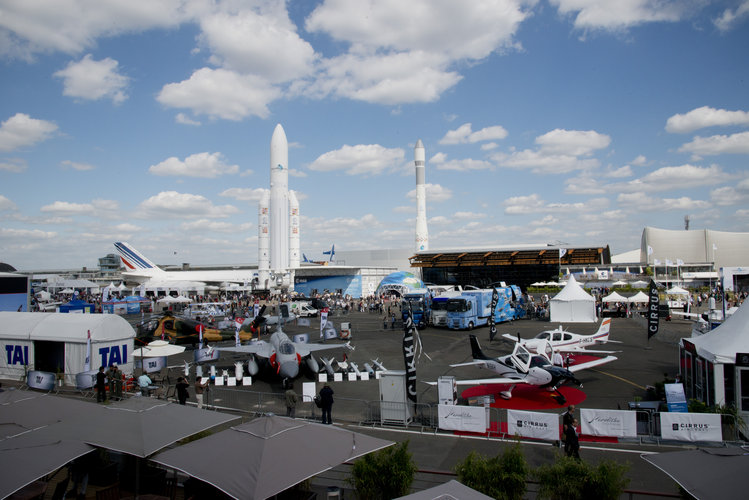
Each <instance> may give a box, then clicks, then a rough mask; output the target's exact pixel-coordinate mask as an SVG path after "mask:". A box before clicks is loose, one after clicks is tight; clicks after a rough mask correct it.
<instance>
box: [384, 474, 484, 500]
mask: <svg viewBox="0 0 749 500" xmlns="http://www.w3.org/2000/svg"><path fill="white" fill-rule="evenodd" d="M436 498H439V499H449V498H460V500H491V498H492V497H488V496H486V495H484V494H483V493H480V492H478V491H476V490H474V489H473V488H469V487H468V486H466V485H464V484H462V483H459V482H458V481H456V480H455V479H453V480H451V481H448V482H446V483H443V484H439V485H437V486H435V487H434V488H429V489H428V490H422V491H419V492H416V493H412V494H410V495H406V496H404V497H398V498H396V499H395V500H434V499H436Z"/></svg>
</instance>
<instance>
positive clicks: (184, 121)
mask: <svg viewBox="0 0 749 500" xmlns="http://www.w3.org/2000/svg"><path fill="white" fill-rule="evenodd" d="M174 121H175V122H177V123H179V124H180V125H192V126H195V127H197V126H199V125H200V122H199V121H198V120H193V119H192V118H190V117H189V116H187V115H186V114H184V113H177V115H176V116H175V117H174Z"/></svg>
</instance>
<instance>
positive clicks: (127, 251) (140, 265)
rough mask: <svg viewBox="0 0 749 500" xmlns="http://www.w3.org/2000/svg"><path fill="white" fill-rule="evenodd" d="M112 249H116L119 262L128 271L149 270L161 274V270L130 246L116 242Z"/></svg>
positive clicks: (122, 242)
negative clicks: (120, 261)
mask: <svg viewBox="0 0 749 500" xmlns="http://www.w3.org/2000/svg"><path fill="white" fill-rule="evenodd" d="M114 247H115V248H116V249H117V253H119V254H120V260H122V263H123V264H124V265H125V267H126V268H127V270H128V271H139V270H140V271H142V270H149V271H155V272H161V269H160V268H159V267H158V266H157V265H156V264H154V263H153V262H151V261H150V260H148V258H146V257H145V256H144V255H143V254H142V253H140V252H139V251H137V250H136V249H135V248H133V247H132V246H130V244H129V243H126V242H124V241H118V242H115V244H114Z"/></svg>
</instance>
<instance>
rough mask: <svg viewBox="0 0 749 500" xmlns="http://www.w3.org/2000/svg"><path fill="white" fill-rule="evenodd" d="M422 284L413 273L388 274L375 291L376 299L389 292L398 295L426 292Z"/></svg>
mask: <svg viewBox="0 0 749 500" xmlns="http://www.w3.org/2000/svg"><path fill="white" fill-rule="evenodd" d="M426 289H427V288H426V285H424V282H423V281H421V280H420V279H419V278H417V277H416V276H415V275H414V274H413V273H409V272H407V271H397V272H394V273H390V274H388V275H387V276H385V277H384V278H382V281H380V284H379V285H377V289H376V290H375V295H377V296H378V297H379V296H381V295H383V294H387V293H390V292H396V293H398V294H399V295H404V294H406V293H410V292H413V291H414V290H426Z"/></svg>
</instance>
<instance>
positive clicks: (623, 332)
mask: <svg viewBox="0 0 749 500" xmlns="http://www.w3.org/2000/svg"><path fill="white" fill-rule="evenodd" d="M398 314H399V313H398V312H397V311H396V316H398ZM383 316H384V314H381V313H380V314H377V313H369V312H353V313H349V314H346V315H333V316H331V317H330V318H329V319H330V320H331V321H333V322H334V324H335V326H336V328H338V327H339V326H340V323H341V322H349V323H350V324H351V330H352V336H351V340H350V342H351V345H352V346H353V347H354V350H353V351H350V352H348V353H347V358H348V361H354V362H356V363H357V364H358V365H359V368H360V369H362V368H363V364H364V363H365V362H368V363H370V364H371V360H372V359H379V361H380V362H381V363H382V364H383V365H384V366H385V367H386V368H387V369H389V370H403V369H404V361H403V354H402V339H403V329H402V328H401V323H400V321H399V322H398V323H397V324H396V328H395V330H393V329H391V328H387V329H385V328H383ZM388 326H390V322H389V321H388ZM557 326H558V324H556V323H554V324H552V323H550V322H548V321H543V320H535V319H533V320H527V319H526V320H518V321H515V322H512V323H504V324H500V325H498V327H497V329H498V335H497V337H496V338H495V339H494V340H493V341H491V342H490V341H489V329H488V327H482V328H478V329H475V330H473V331H471V332H470V333H472V334H475V335H477V336H478V338H479V342H480V343H481V346H482V348H483V350H484V352H485V354H487V355H489V356H499V355H503V354H508V353H509V352H511V350H512V342H511V341H509V340H506V339H504V338H502V337H501V334H503V333H510V334H512V335H513V336H516V335H517V334H518V333H519V334H520V336H521V337H522V338H531V337H533V336H535V335H536V334H538V333H539V332H541V331H543V330H547V329H552V328H556V327H557ZM564 327H565V328H566V329H568V330H571V331H573V332H575V333H581V334H592V333H594V332H595V331H596V330H597V329H598V324H566V325H564ZM284 331H285V332H286V333H287V334H288V335H289V336H290V337H291V336H292V335H295V334H298V333H308V334H309V336H310V341H311V342H315V341H317V340H318V339H319V318H311V327H299V326H296V325H294V324H287V325H286V326H285V327H284ZM690 334H691V322H689V321H684V320H673V321H668V322H667V321H664V320H663V319H662V320H661V322H660V330H659V333H658V334H657V335H656V336H655V337H653V338H651V339H650V340H648V338H647V330H646V325H645V322H644V320H643V319H642V318H613V321H612V325H611V336H610V339H611V340H616V341H620V342H621V343H609V344H607V345H605V346H598V348H601V349H606V350H616V351H621V352H617V353H616V354H615V355H616V356H617V357H618V359H617V360H616V361H613V362H612V363H609V364H606V365H603V366H601V367H598V368H593V369H590V370H585V371H582V372H578V373H577V374H576V376H578V378H579V379H580V381H581V382H582V383H583V386H584V388H583V389H582V390H583V391H584V393H585V394H586V399H585V400H584V401H583V402H582V403H581V404H580V405H578V408H581V407H585V408H596V409H627V408H628V403H629V402H631V401H634V400H635V398H637V397H639V398H642V399H643V400H645V399H646V398H647V390H646V388H647V386H653V385H654V384H655V383H656V382H662V381H663V380H664V377H665V376H668V377H674V376H675V375H676V373H677V372H678V365H679V358H678V342H679V339H680V338H682V337H689V336H690ZM468 335H469V332H467V331H455V330H447V329H438V328H431V327H429V328H425V329H423V330H420V331H419V336H420V339H421V344H422V346H423V353H422V355H421V356H420V357H419V358H418V363H417V368H416V372H417V379H418V380H419V382H418V383H417V391H418V401H419V403H424V404H436V403H437V399H438V397H437V389H436V387H434V386H430V385H427V384H425V383H423V382H424V381H436V380H437V378H438V377H439V376H441V375H452V376H455V377H456V378H479V377H481V378H486V377H489V376H491V372H487V371H486V370H481V369H478V368H475V367H470V366H469V367H457V368H451V367H450V366H449V365H450V364H454V363H461V362H466V361H470V359H471V351H470V347H469V343H468ZM261 338H267V336H263V337H261ZM328 342H340V341H335V340H334V341H330V340H329V341H328ZM217 347H220V346H217ZM330 352H331V356H334V357H335V358H336V359H339V360H340V359H342V353H343V351H338V350H333V351H330ZM183 356H184V357H185V359H187V360H190V359H191V358H192V353H191V352H190V351H187V352H185V353H184V355H183ZM178 359H179V357H171V358H170V359H169V363H170V365H174V364H178V363H181V361H178ZM234 360H235V358H234V356H233V355H230V354H229V353H226V354H222V355H221V358H220V359H219V361H218V362H217V363H216V365H217V366H218V367H222V365H223V367H224V368H232V370H230V373H231V372H232V371H233V362H234ZM175 361H177V363H175ZM192 373H193V374H194V371H193V372H192ZM344 378H345V377H344ZM312 380H314V379H313V378H309V377H304V376H302V377H301V378H300V380H298V381H297V385H295V389H296V390H297V392H300V393H301V384H300V382H308V381H312ZM330 385H331V386H332V388H333V390H334V391H335V399H336V403H335V404H334V405H333V420H334V422H335V423H336V425H342V426H345V427H347V428H350V429H352V430H355V431H357V432H362V433H366V434H371V435H374V436H377V437H381V438H384V439H390V440H393V441H397V442H400V441H404V440H408V441H409V451H410V452H411V453H412V454H413V457H414V460H415V462H416V464H417V466H418V468H419V470H420V471H421V472H420V473H419V475H418V476H417V482H416V483H415V484H414V488H415V489H423V488H427V487H430V486H431V485H434V484H439V483H441V482H445V481H447V480H449V479H451V478H452V477H446V476H449V475H450V474H452V473H453V471H454V468H455V465H456V464H457V463H458V462H460V461H462V460H463V459H464V458H465V457H466V456H467V455H468V454H469V453H470V452H471V451H476V452H478V453H480V454H482V455H484V456H487V457H491V456H495V455H497V454H498V453H500V452H501V451H502V450H504V449H505V448H506V447H507V446H512V445H513V444H514V442H515V441H514V440H512V439H499V438H496V437H490V438H487V437H485V436H456V435H455V434H452V433H446V432H443V431H436V430H435V429H424V428H423V427H421V426H414V425H411V426H408V427H406V426H403V427H393V426H382V425H361V424H360V419H359V418H358V417H357V413H358V411H359V408H361V404H362V403H363V402H377V401H379V399H380V394H379V383H378V381H376V380H369V381H360V380H359V381H356V382H353V381H348V380H344V381H342V382H330ZM321 387H322V384H321V383H317V390H318V391H319V389H320V388H321ZM242 390H247V391H250V392H260V393H276V394H279V395H280V394H281V393H282V392H283V388H282V386H281V383H280V381H277V380H276V381H273V380H271V381H267V380H262V379H259V378H258V377H254V378H253V385H252V386H251V387H250V388H246V389H245V388H243V389H242ZM305 405H308V406H309V407H310V408H309V409H307V408H305V407H304V406H305ZM302 406H303V407H302V408H299V409H297V417H302V418H304V417H310V416H312V415H315V410H314V409H313V408H312V405H311V404H310V403H305V404H303V405H302ZM352 408H354V409H353V410H352ZM500 411H502V410H500ZM552 411H554V412H558V413H559V414H561V413H562V412H563V411H564V408H560V409H558V410H552ZM578 411H579V410H578ZM318 414H319V413H318ZM578 416H579V413H578ZM689 447H690V446H689V445H684V446H674V445H670V444H669V445H666V444H663V443H657V442H653V443H642V442H637V441H635V442H633V441H630V442H624V443H593V442H582V443H581V449H580V455H581V457H582V458H583V459H584V460H586V461H589V462H591V463H593V464H596V463H598V462H600V461H602V460H615V461H616V462H619V463H624V464H627V465H628V467H629V469H628V472H627V477H628V478H629V480H630V482H629V485H628V489H629V490H638V491H646V492H651V493H664V494H666V496H671V495H673V494H676V493H677V492H678V490H677V486H676V484H675V483H674V482H673V481H672V480H671V479H670V478H669V477H668V476H667V475H666V474H665V473H663V472H662V471H660V470H659V469H656V468H655V467H653V466H652V465H650V464H648V463H647V462H645V461H644V460H642V459H641V458H640V455H641V454H643V453H659V452H668V451H676V450H679V449H685V448H689ZM522 449H523V453H524V454H525V457H526V460H527V461H528V463H529V465H530V466H531V468H535V467H537V466H539V465H542V464H549V463H552V462H553V461H554V460H555V457H557V456H558V455H560V454H561V450H560V449H559V447H558V444H557V443H549V442H538V441H528V440H524V441H522ZM347 467H350V466H346V465H344V466H340V467H338V468H336V469H333V470H332V471H329V472H328V473H326V474H324V475H321V476H318V477H317V478H316V479H315V480H314V481H313V485H314V484H318V485H319V484H325V483H328V484H332V485H337V486H340V487H345V476H346V474H347V473H346V471H347Z"/></svg>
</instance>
